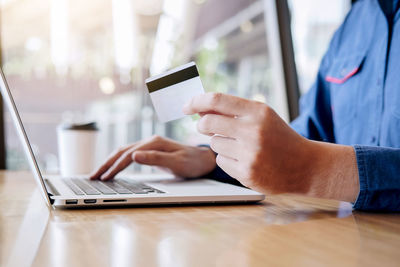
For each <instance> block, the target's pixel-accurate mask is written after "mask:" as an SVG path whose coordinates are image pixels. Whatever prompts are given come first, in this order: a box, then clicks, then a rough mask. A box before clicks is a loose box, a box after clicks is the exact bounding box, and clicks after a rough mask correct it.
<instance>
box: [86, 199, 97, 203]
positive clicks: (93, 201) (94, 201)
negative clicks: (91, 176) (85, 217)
mask: <svg viewBox="0 0 400 267" xmlns="http://www.w3.org/2000/svg"><path fill="white" fill-rule="evenodd" d="M83 202H85V204H94V203H96V199H84V200H83Z"/></svg>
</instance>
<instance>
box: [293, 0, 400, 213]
mask: <svg viewBox="0 0 400 267" xmlns="http://www.w3.org/2000/svg"><path fill="white" fill-rule="evenodd" d="M398 7H399V3H398V1H390V0H381V1H380V0H359V1H357V2H356V3H355V4H354V5H353V7H352V9H351V11H350V12H349V14H348V15H347V17H346V19H345V21H344V23H343V24H342V25H341V26H340V28H339V29H338V30H337V32H336V33H335V35H334V37H333V39H332V41H331V43H330V46H329V49H328V51H327V53H326V54H325V56H324V58H323V60H322V62H321V65H320V69H319V72H318V75H317V78H316V81H315V84H314V85H313V87H312V88H311V89H310V91H309V92H308V93H307V94H306V95H304V96H303V97H302V98H301V101H300V106H301V108H300V109H301V113H300V116H299V117H298V118H297V119H296V120H295V121H293V122H292V124H291V125H292V127H293V129H295V130H296V131H297V132H298V133H300V134H302V135H303V136H305V137H307V138H309V139H313V140H319V141H326V142H331V143H337V144H344V145H351V146H353V147H354V149H355V153H356V158H357V165H358V174H359V181H360V193H359V195H358V198H357V200H356V202H355V203H354V208H355V209H360V210H382V211H400V11H399V9H398Z"/></svg>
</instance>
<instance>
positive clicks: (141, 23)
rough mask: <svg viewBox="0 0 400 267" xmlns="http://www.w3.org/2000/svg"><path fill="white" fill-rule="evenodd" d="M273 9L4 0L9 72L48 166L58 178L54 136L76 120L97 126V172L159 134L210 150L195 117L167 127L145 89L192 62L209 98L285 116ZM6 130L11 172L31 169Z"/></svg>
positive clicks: (185, 0)
mask: <svg viewBox="0 0 400 267" xmlns="http://www.w3.org/2000/svg"><path fill="white" fill-rule="evenodd" d="M266 9H267V7H266V5H265V4H264V1H262V0H260V1H255V0H237V1H230V0H164V1H162V0H147V1H139V0H102V1H98V0H85V1H79V0H25V1H23V0H9V1H3V2H2V4H1V10H0V11H1V15H2V16H1V25H2V29H1V30H2V32H1V34H2V40H1V41H2V53H3V62H2V64H3V69H4V72H5V75H6V77H7V79H8V82H9V85H10V87H11V90H12V92H13V95H14V97H15V100H16V103H17V106H18V108H19V111H20V113H21V117H22V120H23V122H24V124H25V127H26V130H27V133H28V135H29V137H30V141H31V143H32V145H33V148H34V151H35V154H36V156H37V158H38V160H39V164H40V166H41V167H42V168H43V169H44V170H45V171H46V172H57V171H58V155H57V134H56V128H57V126H58V125H59V124H60V123H62V122H68V121H69V122H71V121H72V122H79V121H96V122H97V123H98V125H99V128H100V130H101V132H100V135H99V146H98V149H99V150H98V153H97V162H98V163H100V162H101V161H102V160H103V159H104V158H105V157H106V156H107V155H108V154H109V153H110V152H111V151H112V150H114V149H116V148H117V147H119V146H122V145H125V144H127V143H132V142H136V141H138V140H141V139H144V138H148V137H150V136H151V135H153V134H159V135H162V136H167V137H170V138H173V139H176V140H179V141H182V142H185V143H189V144H198V143H204V142H208V137H205V136H202V135H200V134H198V133H197V132H196V125H195V121H194V120H195V119H196V118H189V117H188V118H184V119H181V120H177V121H174V122H170V123H167V124H162V123H159V122H158V120H157V118H156V116H155V113H154V112H153V107H152V105H151V102H150V100H149V97H148V93H147V89H146V87H145V85H144V80H145V79H146V78H147V77H149V76H150V75H153V74H158V73H160V72H163V71H165V70H167V69H169V68H172V67H175V66H177V65H180V64H183V63H186V62H188V61H190V60H195V61H196V63H197V65H198V68H199V71H200V74H201V78H202V81H203V85H204V87H205V89H206V90H207V91H219V92H225V93H229V94H234V95H238V96H242V97H246V98H249V99H255V100H258V101H262V102H266V103H268V104H270V105H271V106H273V107H274V108H275V109H276V110H277V111H278V113H280V114H281V115H282V116H283V117H285V116H287V104H286V99H285V95H284V90H283V89H282V88H279V87H277V86H276V85H275V80H276V77H274V76H275V75H274V73H275V71H276V69H274V64H273V61H272V60H271V55H273V52H271V51H270V47H269V40H270V39H269V38H270V36H269V32H268V29H266V25H267V24H266V23H265V16H264V14H265V11H266ZM6 131H7V132H6V135H7V152H8V154H7V161H8V162H7V163H8V168H10V169H25V168H27V167H28V165H27V163H26V162H25V157H24V156H23V153H22V150H21V149H20V144H19V140H18V138H17V136H16V134H15V131H14V127H13V125H12V122H11V120H10V119H9V117H8V116H7V117H6ZM131 168H133V169H138V168H142V167H140V166H132V167H131ZM147 169H148V168H147ZM148 170H149V169H148Z"/></svg>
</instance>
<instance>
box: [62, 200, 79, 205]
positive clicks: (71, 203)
mask: <svg viewBox="0 0 400 267" xmlns="http://www.w3.org/2000/svg"><path fill="white" fill-rule="evenodd" d="M65 204H67V205H73V204H78V200H77V199H67V200H65Z"/></svg>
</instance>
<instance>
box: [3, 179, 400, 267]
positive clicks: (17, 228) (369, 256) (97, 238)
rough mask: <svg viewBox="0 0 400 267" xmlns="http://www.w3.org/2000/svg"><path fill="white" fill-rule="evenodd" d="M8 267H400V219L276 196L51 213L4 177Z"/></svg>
mask: <svg viewBox="0 0 400 267" xmlns="http://www.w3.org/2000/svg"><path fill="white" fill-rule="evenodd" d="M0 192H1V194H0V201H1V203H2V205H1V206H0V210H1V215H0V244H1V246H0V265H1V266H7V265H10V266H14V265H15V266H16V265H18V266H29V265H33V266H271V265H272V266H312V265H319V266H320V265H324V266H330V265H332V266H342V265H346V266H359V265H362V266H376V265H382V266H396V265H397V266H398V264H399V262H400V255H399V253H398V248H399V247H400V218H399V217H398V216H397V215H395V214H371V213H361V212H352V210H351V205H350V204H348V203H343V202H337V201H329V200H320V199H310V198H304V197H297V196H288V195H281V196H274V197H267V199H266V200H265V201H264V202H262V203H261V204H258V205H223V206H168V207H139V208H108V209H94V210H93V209H80V210H60V209H59V210H49V209H48V208H47V207H46V205H45V203H44V202H43V201H42V199H41V196H40V195H39V192H38V190H37V189H36V186H35V183H34V181H33V177H32V176H31V175H30V174H29V173H25V172H2V173H0Z"/></svg>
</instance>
